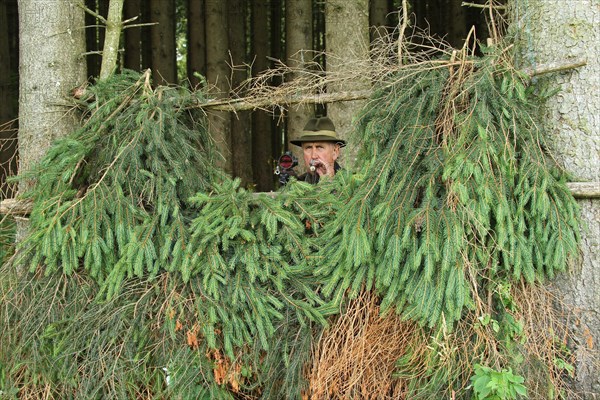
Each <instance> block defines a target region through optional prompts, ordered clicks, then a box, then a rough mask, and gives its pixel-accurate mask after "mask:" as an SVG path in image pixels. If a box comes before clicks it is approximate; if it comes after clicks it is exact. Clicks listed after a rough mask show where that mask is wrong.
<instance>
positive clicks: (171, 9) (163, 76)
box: [149, 0, 177, 85]
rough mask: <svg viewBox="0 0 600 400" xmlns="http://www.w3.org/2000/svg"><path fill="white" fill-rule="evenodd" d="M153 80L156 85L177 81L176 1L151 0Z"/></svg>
mask: <svg viewBox="0 0 600 400" xmlns="http://www.w3.org/2000/svg"><path fill="white" fill-rule="evenodd" d="M149 5H150V16H151V18H152V21H151V22H157V23H158V24H157V25H152V26H151V27H150V37H151V42H152V80H153V82H154V84H155V85H167V84H169V83H177V63H176V60H175V47H176V46H175V2H173V1H164V0H150V1H149Z"/></svg>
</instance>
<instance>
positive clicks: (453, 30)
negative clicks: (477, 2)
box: [446, 0, 468, 48]
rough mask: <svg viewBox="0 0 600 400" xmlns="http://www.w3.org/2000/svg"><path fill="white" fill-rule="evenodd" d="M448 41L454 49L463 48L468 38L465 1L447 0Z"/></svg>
mask: <svg viewBox="0 0 600 400" xmlns="http://www.w3.org/2000/svg"><path fill="white" fill-rule="evenodd" d="M446 1H447V3H446V7H447V11H446V17H447V18H446V24H447V26H446V29H447V32H448V36H447V37H446V40H447V41H448V43H450V45H451V46H452V47H454V48H461V47H462V46H463V44H464V41H465V38H466V37H467V31H468V28H467V10H466V8H465V7H462V5H461V4H462V2H463V0H446Z"/></svg>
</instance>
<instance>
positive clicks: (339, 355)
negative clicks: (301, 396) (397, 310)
mask: <svg viewBox="0 0 600 400" xmlns="http://www.w3.org/2000/svg"><path fill="white" fill-rule="evenodd" d="M421 335H422V330H421V329H420V328H419V327H418V325H416V324H415V323H413V322H407V321H402V320H401V318H400V317H399V316H397V315H395V314H391V315H387V316H385V317H382V316H381V315H380V310H379V300H378V298H377V297H376V296H375V295H374V294H373V293H371V292H367V291H363V292H362V293H361V294H359V296H358V297H357V298H356V299H353V300H351V301H350V302H349V304H348V307H347V309H346V311H345V312H344V313H342V314H341V315H340V316H339V317H338V319H337V320H336V321H335V323H334V324H333V325H332V326H331V328H330V329H328V330H327V331H325V332H324V334H323V336H322V337H321V338H320V340H319V343H318V344H317V347H316V349H315V354H314V357H313V364H312V367H311V370H310V373H309V380H310V382H309V386H310V392H311V396H310V398H311V399H312V400H318V399H349V398H354V399H356V398H360V399H402V398H404V396H403V391H404V384H403V382H402V381H401V380H399V379H396V378H394V377H393V376H392V374H393V372H394V368H395V363H396V361H397V360H398V358H400V357H401V356H402V355H404V354H405V352H406V350H407V347H408V346H409V345H410V344H411V343H413V342H415V340H416V341H419V340H420V339H422V341H421V342H422V343H426V338H424V337H421Z"/></svg>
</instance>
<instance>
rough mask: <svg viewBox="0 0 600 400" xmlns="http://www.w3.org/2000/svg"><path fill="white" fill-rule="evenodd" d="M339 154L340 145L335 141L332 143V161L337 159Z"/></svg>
mask: <svg viewBox="0 0 600 400" xmlns="http://www.w3.org/2000/svg"><path fill="white" fill-rule="evenodd" d="M339 156H340V145H339V144H337V143H335V144H334V145H333V161H335V160H337V158H338V157H339Z"/></svg>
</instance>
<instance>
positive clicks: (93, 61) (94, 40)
mask: <svg viewBox="0 0 600 400" xmlns="http://www.w3.org/2000/svg"><path fill="white" fill-rule="evenodd" d="M96 4H97V2H96V0H85V6H86V7H87V8H89V9H90V10H93V11H95V12H98V9H97V7H96ZM98 25H99V23H98V21H97V20H96V17H95V16H93V15H92V14H90V13H85V26H86V29H85V41H86V47H87V51H88V52H89V53H92V54H88V55H87V56H86V62H87V73H88V76H90V77H94V78H95V77H97V76H98V75H99V74H100V62H101V60H102V57H101V56H100V53H99V51H100V46H101V44H100V43H99V41H98V30H99V27H98Z"/></svg>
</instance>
